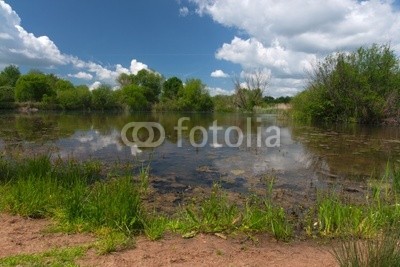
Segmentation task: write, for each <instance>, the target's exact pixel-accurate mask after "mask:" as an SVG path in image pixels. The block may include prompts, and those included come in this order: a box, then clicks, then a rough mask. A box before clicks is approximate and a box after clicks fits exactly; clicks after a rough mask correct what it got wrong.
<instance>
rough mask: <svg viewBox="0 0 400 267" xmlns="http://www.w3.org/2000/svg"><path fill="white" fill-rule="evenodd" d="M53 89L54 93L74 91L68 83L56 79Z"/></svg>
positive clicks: (72, 86)
mask: <svg viewBox="0 0 400 267" xmlns="http://www.w3.org/2000/svg"><path fill="white" fill-rule="evenodd" d="M53 89H54V90H55V91H56V92H59V91H65V90H71V89H74V85H73V84H72V83H71V82H70V81H67V80H63V79H58V80H57V81H56V82H55V83H54V87H53Z"/></svg>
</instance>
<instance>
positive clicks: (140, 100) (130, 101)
mask: <svg viewBox="0 0 400 267" xmlns="http://www.w3.org/2000/svg"><path fill="white" fill-rule="evenodd" d="M145 94H146V90H145V88H143V87H140V86H138V85H135V84H131V85H127V86H125V87H124V88H122V92H121V96H120V97H121V99H120V100H121V102H122V103H123V104H125V105H127V106H128V107H129V109H130V110H134V111H139V110H142V111H143V110H148V109H149V102H148V101H147V99H146V96H145Z"/></svg>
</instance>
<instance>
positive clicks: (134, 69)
mask: <svg viewBox="0 0 400 267" xmlns="http://www.w3.org/2000/svg"><path fill="white" fill-rule="evenodd" d="M144 69H148V66H147V65H146V64H144V63H142V62H138V61H137V60H136V59H134V60H132V61H131V68H130V70H131V73H132V74H135V75H136V74H137V73H138V72H139V71H141V70H144Z"/></svg>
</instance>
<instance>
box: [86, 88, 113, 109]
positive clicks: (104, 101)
mask: <svg viewBox="0 0 400 267" xmlns="http://www.w3.org/2000/svg"><path fill="white" fill-rule="evenodd" d="M91 106H92V107H93V109H96V110H107V109H115V108H118V107H119V103H118V101H117V98H116V96H115V94H114V92H113V91H112V89H111V87H110V86H107V85H101V86H100V87H99V88H97V89H95V90H93V91H92V105H91Z"/></svg>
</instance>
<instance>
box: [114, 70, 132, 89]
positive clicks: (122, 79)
mask: <svg viewBox="0 0 400 267" xmlns="http://www.w3.org/2000/svg"><path fill="white" fill-rule="evenodd" d="M116 82H117V83H118V84H119V86H120V87H121V88H122V87H125V86H128V85H130V84H132V83H133V81H132V75H129V74H126V73H121V74H120V75H119V76H118V78H117V80H116Z"/></svg>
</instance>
